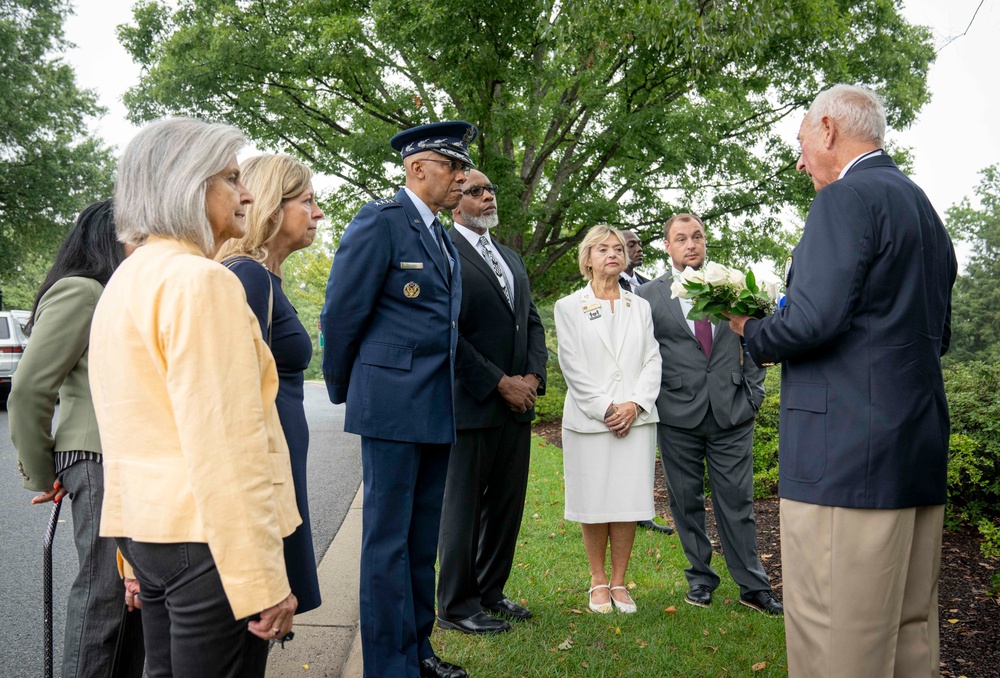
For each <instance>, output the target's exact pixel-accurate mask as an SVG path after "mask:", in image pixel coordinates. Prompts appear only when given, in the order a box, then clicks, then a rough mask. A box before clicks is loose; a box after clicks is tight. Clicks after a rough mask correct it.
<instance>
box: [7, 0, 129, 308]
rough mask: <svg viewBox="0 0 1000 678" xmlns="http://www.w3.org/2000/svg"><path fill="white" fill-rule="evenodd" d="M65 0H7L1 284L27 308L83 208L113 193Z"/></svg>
mask: <svg viewBox="0 0 1000 678" xmlns="http://www.w3.org/2000/svg"><path fill="white" fill-rule="evenodd" d="M68 12H69V5H68V3H67V2H65V1H63V0H5V1H4V2H3V3H0V72H3V78H2V79H0V286H2V287H3V289H4V304H5V305H6V306H8V307H20V308H30V304H31V302H32V300H33V299H34V295H35V290H36V289H37V287H38V285H39V284H40V283H41V280H42V278H43V277H44V275H45V273H46V272H47V271H48V268H49V266H50V262H51V259H52V257H53V256H54V254H55V252H56V250H57V249H58V248H59V245H60V244H61V243H62V240H63V237H64V236H65V234H66V232H67V231H68V230H69V227H70V225H71V224H72V222H73V219H74V217H75V215H76V213H77V212H78V211H79V210H80V209H81V208H83V207H84V206H86V205H87V204H88V203H91V202H93V201H95V200H100V199H103V198H106V197H108V195H110V190H111V174H112V168H113V159H112V156H111V152H110V151H109V150H108V149H107V148H106V147H104V145H103V144H102V142H100V141H99V140H97V139H95V138H92V137H91V136H89V135H88V133H87V132H86V127H87V119H88V118H89V117H92V116H95V115H99V114H101V113H102V112H103V109H101V108H100V107H99V106H98V105H97V102H96V98H95V96H94V93H93V92H91V91H89V90H81V89H79V88H78V87H77V85H76V78H75V75H74V73H73V69H72V68H71V67H70V66H69V65H68V64H66V63H65V62H64V61H63V60H62V59H61V58H60V56H59V55H60V54H61V53H62V52H64V51H65V50H66V48H67V43H66V41H65V38H64V37H63V32H62V25H63V22H64V21H65V19H66V15H67V14H68Z"/></svg>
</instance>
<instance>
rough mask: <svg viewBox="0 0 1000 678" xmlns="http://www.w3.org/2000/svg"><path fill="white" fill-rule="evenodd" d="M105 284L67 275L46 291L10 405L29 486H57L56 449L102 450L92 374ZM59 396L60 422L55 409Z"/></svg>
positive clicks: (21, 467)
mask: <svg viewBox="0 0 1000 678" xmlns="http://www.w3.org/2000/svg"><path fill="white" fill-rule="evenodd" d="M103 291H104V287H103V286H102V285H101V283H99V282H97V281H96V280H91V279H90V278H81V277H70V278H63V279H62V280H60V281H59V282H57V283H56V284H55V285H53V286H52V287H51V288H50V289H49V291H48V292H46V293H45V295H44V296H43V297H42V299H41V301H40V302H39V304H38V310H37V311H36V312H35V319H34V323H33V325H32V329H31V339H30V341H29V342H28V346H27V348H25V350H24V355H23V356H22V357H21V362H20V364H19V365H18V366H17V370H16V371H15V372H14V379H13V384H12V386H11V392H10V397H9V399H8V401H7V411H8V414H9V421H10V437H11V440H12V441H13V442H14V447H15V448H16V449H17V459H18V469H19V470H20V471H21V475H22V476H23V477H24V487H25V488H26V489H29V490H34V491H36V492H44V491H46V490H50V489H52V485H53V483H54V482H55V480H56V475H55V459H54V457H53V452H56V451H59V452H69V451H73V450H86V451H88V452H100V451H101V439H100V437H99V436H98V432H97V417H96V416H95V414H94V403H93V401H92V400H91V397H90V384H89V382H88V378H87V349H88V347H89V345H90V322H91V319H92V318H93V316H94V308H95V307H96V306H97V300H98V299H100V298H101V293H102V292H103ZM57 396H58V398H59V424H58V427H57V428H56V431H55V434H54V435H53V433H52V418H53V417H52V415H53V412H54V410H55V405H56V398H57Z"/></svg>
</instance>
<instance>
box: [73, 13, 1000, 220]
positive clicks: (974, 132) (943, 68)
mask: <svg viewBox="0 0 1000 678" xmlns="http://www.w3.org/2000/svg"><path fill="white" fill-rule="evenodd" d="M132 1H133V0H77V2H76V3H75V5H76V14H75V16H72V17H70V19H69V21H68V22H67V23H66V35H67V37H68V39H69V40H70V41H71V42H73V43H75V44H76V45H77V47H76V48H75V49H73V50H71V51H70V52H69V53H68V54H67V55H66V56H67V59H68V61H69V62H70V63H71V64H73V66H75V68H76V72H77V78H78V81H79V83H80V85H82V86H83V87H88V88H92V89H94V90H95V91H96V92H97V93H98V95H99V97H100V101H101V103H102V104H103V105H104V106H105V107H106V108H107V109H108V114H107V115H106V116H105V117H104V118H103V119H101V120H99V121H97V122H96V123H95V129H96V131H97V132H98V133H99V134H101V135H102V136H103V137H104V138H105V139H106V140H107V141H108V142H109V143H111V144H113V145H115V146H117V147H118V148H119V150H120V149H122V148H124V146H125V144H126V143H128V141H129V140H130V139H131V138H132V135H134V134H135V132H136V129H135V128H134V127H132V126H131V125H130V124H129V123H128V121H127V120H126V119H125V106H124V105H123V104H122V100H121V99H122V94H123V93H124V92H125V90H126V89H127V88H128V87H130V86H131V85H133V84H135V83H136V81H137V80H138V77H139V68H138V67H137V66H136V65H135V64H133V63H132V61H131V59H130V58H129V56H128V54H127V53H126V52H125V50H124V49H123V48H122V47H121V45H119V43H118V40H117V38H116V37H115V26H117V25H118V24H121V23H127V22H130V21H131V7H132ZM290 1H291V0H290ZM980 1H981V0H907V2H906V3H905V8H904V14H905V16H906V17H907V19H909V20H910V21H911V22H913V23H917V24H921V25H925V26H930V27H931V29H932V30H933V33H934V44H935V46H936V47H937V48H938V49H939V53H938V57H937V61H936V62H935V63H934V65H933V66H932V67H931V72H930V90H931V93H932V95H933V99H932V100H931V102H930V103H929V104H928V105H927V106H925V107H924V109H923V111H922V112H921V113H920V117H919V118H918V120H917V123H916V124H915V125H914V126H913V127H911V128H910V129H909V130H905V131H903V132H890V135H889V136H890V139H891V140H894V141H896V142H898V143H901V144H903V145H906V146H910V147H911V148H912V149H913V153H914V156H915V161H916V164H915V172H914V174H913V179H914V180H915V181H916V182H917V183H918V184H920V186H921V187H923V189H924V190H925V191H926V192H927V194H928V196H930V199H931V202H932V203H933V204H934V206H935V207H936V208H937V210H938V212H940V213H941V214H942V216H943V214H944V211H945V210H946V209H947V208H948V207H950V206H951V205H953V204H955V203H957V202H958V201H959V200H961V199H962V198H963V197H964V196H966V195H971V194H972V189H973V188H974V187H975V186H976V185H977V184H978V183H979V178H978V174H977V173H978V172H979V170H981V169H983V168H984V167H986V166H988V165H991V164H993V163H997V162H1000V131H998V130H1000V126H998V125H997V124H996V122H995V121H993V120H991V119H988V118H987V116H990V115H997V113H998V110H1000V106H997V103H998V100H1000V91H998V88H997V86H996V83H997V77H996V67H997V64H1000V2H998V0H982V7H981V8H980V9H979V13H978V15H977V16H976V18H975V21H973V22H972V26H971V28H969V31H968V34H967V35H965V36H963V37H958V38H956V39H954V41H952V42H951V43H950V44H947V45H946V46H945V43H947V42H948V41H949V40H950V39H951V38H954V37H955V36H958V35H960V34H961V33H963V32H964V31H965V29H966V27H967V26H968V25H969V22H970V21H972V17H973V14H974V13H975V12H976V8H977V7H978V6H979V5H980ZM792 135H794V131H793V132H792ZM789 141H790V142H791V141H792V139H791V138H790V139H789Z"/></svg>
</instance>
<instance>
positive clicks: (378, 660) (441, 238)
mask: <svg viewBox="0 0 1000 678" xmlns="http://www.w3.org/2000/svg"><path fill="white" fill-rule="evenodd" d="M476 132H477V130H476V128H475V127H474V126H472V125H470V124H468V123H462V122H455V123H439V124H436V125H424V126H422V127H417V128H413V129H411V130H407V131H405V132H401V133H400V134H397V135H396V136H395V137H393V139H392V142H391V143H392V146H393V148H395V149H396V150H398V151H400V152H401V154H402V156H403V157H404V158H405V157H406V156H407V155H410V154H412V153H417V152H423V151H434V152H435V153H439V154H441V155H444V156H446V157H450V158H454V159H456V160H459V161H461V162H462V163H464V164H467V165H472V163H471V161H470V160H469V156H468V144H469V142H470V141H471V140H472V139H473V138H474V137H475V135H476ZM411 196H415V194H412V193H408V192H407V190H406V189H401V190H400V191H399V192H398V193H397V194H396V195H395V197H393V198H389V199H382V200H375V201H374V202H370V203H368V204H367V205H365V206H364V207H362V208H361V210H360V211H359V212H358V214H357V215H356V216H355V217H354V219H353V221H351V223H350V224H349V225H348V227H347V230H346V231H345V232H344V236H343V238H342V239H341V242H340V247H339V249H338V250H337V252H336V256H335V258H334V262H333V266H332V268H331V271H330V280H329V283H328V284H327V288H326V303H325V305H324V307H323V312H322V315H321V319H320V322H321V326H322V328H323V333H324V338H325V345H324V349H323V376H324V378H325V380H326V384H327V389H328V390H329V394H330V400H331V401H333V402H334V403H344V402H346V403H347V412H346V419H345V425H344V428H345V430H346V431H348V432H351V433H357V434H359V435H361V455H362V465H363V477H364V512H363V520H362V523H363V534H362V546H361V634H362V646H363V651H364V665H365V675H366V676H417V675H419V673H420V663H421V662H422V661H424V660H427V659H429V658H432V657H434V651H433V649H432V648H431V646H430V642H429V636H430V634H431V630H432V629H433V624H434V618H435V615H434V563H435V558H436V555H437V540H438V528H439V522H440V517H441V502H442V497H443V493H444V483H445V477H446V473H447V468H448V455H449V450H450V447H451V444H452V443H453V442H454V440H455V416H454V403H453V390H452V385H453V382H454V371H455V366H454V353H455V347H456V344H457V341H458V329H457V327H458V315H459V309H460V307H461V295H462V290H461V283H462V278H461V275H460V268H459V256H458V252H457V251H456V249H455V246H454V245H453V244H452V242H451V240H450V238H449V237H448V235H447V234H446V233H443V230H442V229H441V227H440V224H439V222H437V219H436V218H434V219H433V222H431V223H428V219H427V215H430V214H431V212H430V209H429V208H427V207H426V206H425V205H423V204H420V205H418V204H416V202H415V198H414V197H411Z"/></svg>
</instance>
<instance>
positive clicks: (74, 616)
mask: <svg viewBox="0 0 1000 678" xmlns="http://www.w3.org/2000/svg"><path fill="white" fill-rule="evenodd" d="M59 479H60V482H61V483H62V485H63V487H65V488H66V492H67V496H68V497H69V499H70V504H71V507H72V510H73V540H74V542H75V543H76V553H77V556H78V557H79V561H80V570H79V571H78V572H77V575H76V579H74V580H73V585H72V586H71V587H70V590H69V600H68V602H67V605H66V640H65V643H64V644H63V665H62V675H63V676H64V677H65V678H88V677H90V676H95V677H99V678H105V677H106V676H107V675H108V673H109V672H110V671H111V663H112V662H113V661H114V657H115V646H116V643H117V640H118V629H119V626H120V625H121V621H122V610H123V607H124V605H125V586H124V585H123V583H122V580H121V578H120V577H119V576H118V559H117V556H116V551H117V546H116V545H115V540H114V539H110V538H104V537H100V536H98V530H99V529H100V525H101V502H102V501H103V499H104V469H103V468H102V467H101V465H100V464H99V463H98V462H96V461H91V460H89V459H84V460H81V461H78V462H76V463H75V464H73V465H72V466H70V467H69V468H67V469H65V470H64V471H63V472H62V473H61V474H60V475H59ZM132 654H133V655H134V653H132ZM140 655H141V652H140ZM129 675H134V676H136V677H138V676H140V675H142V663H141V658H140V660H139V666H138V672H137V673H136V672H135V671H134V669H133V671H132V673H130V674H129Z"/></svg>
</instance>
